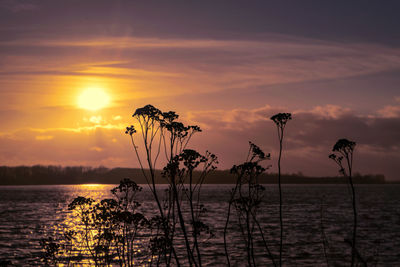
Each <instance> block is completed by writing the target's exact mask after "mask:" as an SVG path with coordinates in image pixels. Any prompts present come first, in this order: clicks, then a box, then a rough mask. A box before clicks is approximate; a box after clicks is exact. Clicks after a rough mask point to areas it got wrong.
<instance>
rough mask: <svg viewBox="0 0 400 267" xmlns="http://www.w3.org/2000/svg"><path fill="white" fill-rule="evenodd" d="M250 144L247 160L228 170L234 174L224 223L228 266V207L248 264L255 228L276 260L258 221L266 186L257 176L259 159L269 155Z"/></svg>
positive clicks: (251, 261)
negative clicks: (240, 236) (233, 183)
mask: <svg viewBox="0 0 400 267" xmlns="http://www.w3.org/2000/svg"><path fill="white" fill-rule="evenodd" d="M249 145H250V148H249V152H248V156H247V159H246V161H245V162H244V163H243V164H240V165H234V166H233V167H232V168H231V173H232V174H234V175H235V176H236V185H235V187H234V188H233V189H232V191H231V197H230V200H229V205H228V214H227V218H226V221H225V227H224V248H225V254H226V259H227V265H228V266H231V262H230V256H229V251H228V245H227V240H226V238H227V233H228V226H229V223H230V218H231V207H232V206H233V207H234V209H235V211H236V213H235V215H236V219H237V225H238V226H239V228H240V230H241V234H242V237H243V240H244V243H245V247H246V254H247V264H248V266H256V260H255V256H254V245H255V243H256V241H257V240H255V234H256V230H258V232H259V234H260V236H261V238H262V242H263V245H264V248H265V255H266V257H267V258H269V259H270V260H271V261H272V264H273V265H274V266H276V263H275V260H274V257H273V255H272V254H271V251H270V250H269V247H268V244H267V241H266V239H265V236H264V231H263V229H262V227H261V225H260V223H259V221H258V218H257V215H258V211H259V208H260V205H261V201H262V198H263V196H264V191H265V188H264V186H262V185H261V184H259V176H260V175H261V174H262V173H264V172H265V170H266V168H264V167H262V166H261V165H259V163H260V162H261V161H264V160H267V159H270V155H269V154H268V155H266V154H265V153H264V152H263V151H262V150H261V149H260V148H259V147H258V146H256V145H255V144H253V143H251V142H249Z"/></svg>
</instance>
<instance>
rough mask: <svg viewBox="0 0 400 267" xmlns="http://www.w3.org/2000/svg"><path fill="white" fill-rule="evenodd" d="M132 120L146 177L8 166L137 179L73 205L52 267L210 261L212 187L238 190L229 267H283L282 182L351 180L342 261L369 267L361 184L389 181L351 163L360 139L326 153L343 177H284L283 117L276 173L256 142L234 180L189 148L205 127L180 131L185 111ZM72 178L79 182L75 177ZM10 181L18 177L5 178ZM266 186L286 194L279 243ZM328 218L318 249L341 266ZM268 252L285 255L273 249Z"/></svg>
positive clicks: (47, 256) (50, 174)
mask: <svg viewBox="0 0 400 267" xmlns="http://www.w3.org/2000/svg"><path fill="white" fill-rule="evenodd" d="M133 118H134V119H135V126H134V125H131V126H129V127H127V128H126V132H125V133H126V134H127V135H128V136H129V138H130V141H131V144H132V148H133V150H134V153H135V155H136V157H137V158H136V159H137V162H138V163H139V164H140V166H141V169H140V170H139V171H140V172H141V174H140V175H139V173H137V172H138V170H136V171H135V172H136V173H135V172H132V169H112V170H108V169H105V168H98V169H90V168H82V167H76V168H59V167H40V166H34V167H31V168H24V167H19V168H18V167H17V168H6V167H4V168H2V169H1V175H4V176H3V177H14V179H18V177H26V178H25V179H28V178H29V177H31V179H32V180H33V179H34V180H35V182H37V180H36V177H37V178H40V177H42V179H45V180H44V181H46V182H45V183H49V181H50V180H51V181H55V180H57V181H59V180H68V181H69V182H68V183H82V182H83V181H85V182H96V183H115V179H120V178H121V176H122V177H123V176H128V177H133V179H134V180H135V181H132V180H129V179H124V180H122V181H121V182H120V184H119V186H117V187H116V188H114V189H113V190H112V191H111V192H112V195H113V198H110V199H101V200H94V199H91V198H85V197H81V196H77V197H76V198H75V199H74V200H73V201H72V202H71V203H70V204H69V206H68V209H69V211H70V212H71V213H72V215H73V216H74V217H75V220H74V221H75V222H76V223H75V224H74V225H71V226H68V227H66V228H65V229H64V233H63V234H62V235H61V236H60V235H55V236H54V237H49V238H46V239H43V240H42V246H43V250H44V254H43V260H44V261H45V262H46V263H47V264H54V265H55V264H65V265H67V266H69V265H76V264H90V265H94V266H109V265H120V266H133V265H146V266H153V265H154V266H196V267H197V266H202V265H204V257H205V255H204V252H203V251H204V243H205V242H206V241H209V240H212V238H214V234H215V233H214V231H213V225H209V224H207V223H206V220H204V218H206V217H207V207H206V206H204V204H203V203H202V202H201V197H200V196H201V192H202V185H204V183H205V182H206V181H207V182H209V183H226V182H228V183H230V184H233V188H232V190H231V191H230V195H229V198H228V199H229V200H228V203H225V204H226V207H227V208H226V216H225V218H226V220H225V222H224V227H223V233H222V234H221V233H220V234H219V236H221V235H222V236H223V243H224V251H223V253H224V254H223V255H224V256H225V262H221V263H220V264H221V265H226V266H282V265H284V264H285V254H284V250H285V247H286V246H288V244H287V243H286V242H287V241H285V240H284V236H285V235H284V232H285V231H287V230H286V229H287V228H285V217H286V218H287V217H288V216H290V214H285V213H284V212H283V210H282V205H283V204H284V203H285V196H284V195H283V194H282V192H281V184H283V183H288V182H289V183H290V182H293V183H301V182H303V183H304V182H307V183H311V181H313V182H314V183H315V182H316V181H318V182H322V181H324V182H327V181H330V182H335V183H343V182H345V181H346V182H348V183H349V185H350V188H351V196H350V197H349V199H348V200H344V201H349V202H350V203H351V207H352V211H353V213H352V218H351V219H352V222H353V223H352V227H351V229H349V230H348V232H349V235H350V236H351V238H350V239H348V238H346V237H343V241H342V242H343V243H344V244H346V245H347V246H348V247H349V250H348V251H350V253H349V254H350V255H343V257H342V259H349V260H348V265H349V266H367V264H368V263H367V261H366V260H365V259H364V256H363V252H362V251H360V250H359V249H358V246H357V244H358V243H357V241H358V238H357V237H358V236H357V225H358V217H357V203H356V190H355V186H354V184H355V183H356V181H357V182H363V181H364V182H365V181H366V180H369V181H374V182H380V183H383V182H384V178H383V176H369V177H362V176H359V177H356V175H354V171H353V164H352V162H353V153H354V150H355V146H356V143H355V142H353V141H349V140H347V139H339V140H338V142H337V143H336V144H335V145H334V146H333V149H332V152H333V153H332V154H331V155H329V158H330V159H331V160H333V161H334V162H335V163H336V164H337V165H338V167H339V173H340V174H341V175H342V176H343V178H337V177H335V178H306V177H303V176H301V175H284V174H283V171H282V170H281V167H280V161H281V155H282V153H283V151H282V150H283V149H282V148H283V146H282V144H283V142H284V133H285V128H286V124H287V123H288V122H289V121H290V120H291V119H292V117H291V114H290V113H279V114H276V115H274V116H273V117H271V120H272V121H273V122H274V123H275V125H276V127H277V129H278V140H279V148H280V149H279V157H278V162H277V165H278V169H279V172H278V174H277V175H273V174H266V171H267V169H268V167H267V166H270V164H263V163H264V162H266V161H270V154H268V153H264V152H263V151H262V150H261V149H260V147H258V146H257V145H256V144H254V143H251V142H249V149H248V151H247V152H245V151H244V153H246V154H247V158H246V160H245V161H244V162H243V163H241V164H239V165H234V166H233V167H232V168H231V170H230V171H229V174H228V172H227V171H222V172H217V171H215V169H216V166H217V164H218V159H217V157H216V156H215V155H214V154H212V153H211V152H208V151H206V152H205V153H204V154H200V153H199V152H197V151H195V150H193V149H190V148H189V146H188V144H189V142H190V139H191V137H192V136H193V135H194V134H197V133H199V132H201V129H200V128H199V127H198V126H185V125H183V124H182V123H180V122H179V121H178V120H177V119H178V115H177V114H176V113H175V112H172V111H169V112H162V111H160V110H159V109H157V108H155V107H153V106H151V105H147V106H145V107H143V108H139V109H137V110H136V111H135V113H134V114H133ZM137 129H138V130H137ZM327 154H328V153H327ZM140 155H144V156H140ZM161 157H162V158H163V162H167V164H166V165H165V166H164V167H163V169H162V170H161V171H160V170H158V168H157V167H158V165H157V163H158V162H159V161H160V158H161ZM327 160H328V157H327ZM12 174H14V176H12ZM7 175H11V176H7ZM70 177H75V178H76V179H77V180H70V179H69V178H70ZM101 177H104V178H101ZM46 179H48V180H46ZM107 179H112V181H110V180H107ZM143 179H144V180H143ZM6 181H12V179H11V180H10V178H7V180H6ZM14 181H15V180H14ZM42 181H43V180H42ZM78 181H79V182H78ZM160 181H162V182H163V183H166V184H167V185H168V186H167V189H166V190H164V191H162V192H161V191H160V190H159V189H158V186H157V184H158V183H160ZM59 183H61V182H59ZM64 183H66V182H64ZM138 183H146V184H147V185H148V187H149V188H150V191H151V193H152V196H153V203H152V204H153V206H152V208H151V209H150V210H151V213H150V215H148V214H147V215H145V214H144V213H143V212H142V210H141V209H140V207H141V204H142V203H139V201H138V198H137V196H138V194H140V191H141V190H142V188H141V187H140V186H139V185H138ZM264 183H277V184H278V188H279V205H278V207H277V210H276V213H277V214H279V222H280V223H279V235H278V236H279V238H278V239H279V240H278V244H276V242H275V243H274V242H273V241H272V240H271V238H270V234H271V233H270V232H269V228H268V227H267V226H266V222H262V221H260V208H261V207H262V205H263V201H264V200H263V199H264V194H266V191H265V187H264V185H263V184H264ZM14 184H15V183H14ZM322 216H323V215H322V212H321V227H320V228H321V236H322V238H321V244H322V245H321V244H318V245H317V247H318V248H323V252H324V254H323V255H325V261H326V265H327V266H337V265H338V264H339V263H337V262H334V261H333V260H332V259H330V258H329V256H328V255H329V248H330V245H329V242H328V240H329V239H328V238H326V235H325V233H324V227H323V218H322ZM234 231H235V233H234ZM237 232H239V233H240V234H241V237H242V242H241V243H240V244H236V243H235V244H233V243H232V242H230V240H232V239H231V236H232V235H233V234H236V233H237ZM272 243H274V244H272ZM271 246H275V247H278V248H279V249H274V250H271ZM233 249H235V250H234V251H233ZM220 253H221V252H220ZM238 253H239V254H240V256H239V257H238ZM233 254H235V255H233ZM340 264H343V262H341V263H340Z"/></svg>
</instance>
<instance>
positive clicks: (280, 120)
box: [271, 113, 292, 266]
mask: <svg viewBox="0 0 400 267" xmlns="http://www.w3.org/2000/svg"><path fill="white" fill-rule="evenodd" d="M291 119H292V114H290V113H278V114H275V115H274V116H272V117H271V120H272V121H274V122H275V124H276V127H277V130H278V139H279V157H278V186H279V223H280V229H281V234H280V243H279V266H282V250H283V219H282V186H281V157H282V144H283V136H284V132H285V127H286V123H287V122H288V121H289V120H291Z"/></svg>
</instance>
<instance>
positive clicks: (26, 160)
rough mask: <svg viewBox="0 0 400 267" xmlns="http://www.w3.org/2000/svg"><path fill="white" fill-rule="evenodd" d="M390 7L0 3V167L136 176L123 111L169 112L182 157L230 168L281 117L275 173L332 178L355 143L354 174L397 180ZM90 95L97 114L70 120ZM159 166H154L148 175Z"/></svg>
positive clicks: (397, 74) (399, 141)
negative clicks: (333, 157) (213, 157)
mask: <svg viewBox="0 0 400 267" xmlns="http://www.w3.org/2000/svg"><path fill="white" fill-rule="evenodd" d="M399 10H400V1H329V2H328V1H232V0H230V1H157V2H156V1H100V0H95V1H81V0H80V1H71V0H69V1H22V0H21V1H17V0H0V118H1V126H0V165H22V164H25V165H32V164H56V165H88V166H99V165H104V166H107V167H115V166H127V167H137V163H136V161H135V158H134V154H133V152H132V149H131V147H130V143H129V138H128V137H127V136H126V135H125V134H124V127H125V126H127V125H130V124H132V118H131V115H132V113H133V112H134V110H135V109H136V108H138V107H141V106H143V105H146V104H153V105H155V106H156V107H159V108H160V109H162V110H163V111H167V110H174V111H176V112H177V113H179V114H180V115H181V119H182V120H183V121H185V122H187V123H190V124H194V123H195V124H198V125H200V126H201V127H202V128H203V130H204V131H203V132H202V133H200V134H199V135H197V136H196V137H195V138H194V139H193V143H192V144H193V147H194V148H196V149H198V150H199V151H200V152H204V151H205V150H206V149H208V150H210V151H212V152H214V153H215V154H217V155H218V156H219V158H220V166H219V168H220V169H227V168H230V167H231V166H232V164H237V163H240V162H241V161H243V160H244V158H245V155H246V151H247V145H248V141H252V142H254V143H256V144H258V145H259V146H260V147H261V148H262V149H263V150H264V151H265V152H271V154H272V158H273V159H272V161H271V162H269V164H272V165H273V167H272V171H275V170H276V168H275V166H276V156H277V148H278V142H277V136H276V129H275V126H274V124H273V123H272V121H270V120H269V117H270V116H271V115H273V114H274V113H276V112H292V113H293V121H291V122H290V123H289V124H288V126H287V136H286V138H287V139H286V142H285V151H284V153H285V154H284V159H283V160H284V162H283V168H284V170H285V171H287V172H297V171H301V172H303V173H304V174H308V175H336V174H337V168H336V166H335V165H334V163H333V162H331V161H330V160H329V159H328V154H329V153H330V150H331V148H332V146H333V144H334V143H335V142H336V140H337V139H339V138H348V139H351V140H354V141H356V142H357V147H356V152H355V153H356V154H355V163H354V164H355V166H354V167H355V170H356V171H358V172H361V173H363V174H366V173H383V174H385V175H386V176H387V178H389V179H392V180H393V179H400V176H399V175H398V173H399V171H400V165H399V163H400V153H399V152H400V88H399V86H400V31H399V25H400V17H399V15H398V12H399ZM89 88H99V89H101V90H103V91H104V92H105V93H107V94H108V95H109V97H110V100H111V102H110V104H109V105H108V106H107V107H105V108H103V109H99V110H97V111H90V110H86V109H82V108H80V107H79V105H78V104H77V103H78V99H79V96H80V95H81V94H82V92H84V91H85V90H87V89H89ZM160 167H161V166H160Z"/></svg>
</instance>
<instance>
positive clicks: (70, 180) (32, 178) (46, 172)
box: [0, 165, 390, 185]
mask: <svg viewBox="0 0 400 267" xmlns="http://www.w3.org/2000/svg"><path fill="white" fill-rule="evenodd" d="M155 172H156V177H155V179H156V183H157V184H166V183H167V181H166V180H165V179H163V178H162V176H161V172H162V171H161V170H155ZM199 175H200V172H198V171H195V172H194V179H197V178H198V177H199ZM121 177H135V182H137V183H138V184H145V183H146V179H145V177H144V176H143V173H142V170H141V169H137V168H113V169H109V168H105V167H98V168H92V167H83V166H75V167H61V166H42V165H36V166H17V167H9V166H0V185H55V184H86V183H97V184H118V183H119V181H120V180H121ZM259 179H260V183H261V184H276V183H277V182H278V174H276V173H263V174H261V175H260V177H259ZM281 181H282V183H283V184H346V183H348V180H347V179H346V178H345V177H343V176H335V177H310V176H305V175H303V174H301V173H293V174H281ZM353 181H354V183H355V184H384V183H390V181H389V182H388V181H386V180H385V177H384V176H383V175H382V174H367V175H361V174H359V173H355V174H353ZM234 183H235V176H234V175H233V174H232V173H231V172H230V170H215V171H213V172H212V173H210V174H209V175H208V177H207V179H206V180H205V184H234Z"/></svg>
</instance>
